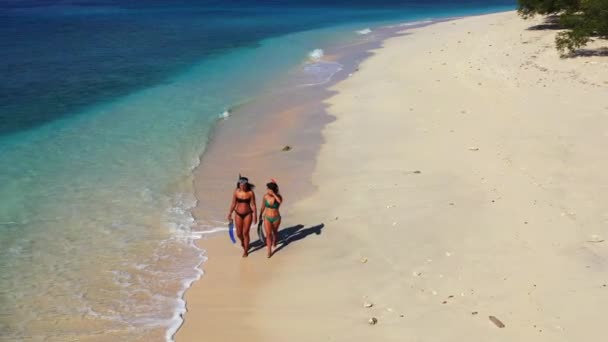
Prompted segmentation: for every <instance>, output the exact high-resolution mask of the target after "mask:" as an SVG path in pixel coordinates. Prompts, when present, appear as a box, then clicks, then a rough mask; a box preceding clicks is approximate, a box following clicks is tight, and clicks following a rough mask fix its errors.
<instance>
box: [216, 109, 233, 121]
mask: <svg viewBox="0 0 608 342" xmlns="http://www.w3.org/2000/svg"><path fill="white" fill-rule="evenodd" d="M231 112H232V110H231V109H230V108H228V109H226V110H225V111H223V112H222V113H221V114H220V115H219V118H220V119H223V120H227V119H228V118H229V117H230V113H231Z"/></svg>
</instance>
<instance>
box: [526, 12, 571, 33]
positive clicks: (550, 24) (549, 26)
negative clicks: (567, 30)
mask: <svg viewBox="0 0 608 342" xmlns="http://www.w3.org/2000/svg"><path fill="white" fill-rule="evenodd" d="M563 28H564V27H563V26H562V25H560V23H559V16H557V15H550V16H548V17H546V18H545V20H544V21H543V23H542V24H538V25H534V26H530V27H528V28H527V30H528V31H545V30H561V29H563Z"/></svg>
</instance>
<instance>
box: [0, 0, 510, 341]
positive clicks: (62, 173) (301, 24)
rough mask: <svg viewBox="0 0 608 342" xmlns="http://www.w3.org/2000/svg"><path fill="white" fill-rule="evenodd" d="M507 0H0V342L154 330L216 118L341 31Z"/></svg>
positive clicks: (184, 240)
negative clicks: (134, 0) (370, 0)
mask: <svg viewBox="0 0 608 342" xmlns="http://www.w3.org/2000/svg"><path fill="white" fill-rule="evenodd" d="M512 7H513V5H512V4H511V2H510V1H461V2H458V1H433V2H430V3H429V2H413V1H409V2H408V1H402V2H398V1H385V2H382V1H381V2H380V3H376V4H374V6H370V5H366V4H365V2H360V3H357V2H354V3H353V2H349V3H346V2H334V3H331V5H328V4H327V3H324V5H322V4H320V3H319V4H314V3H310V2H309V3H306V4H304V3H299V2H293V3H277V2H265V3H257V4H256V6H252V5H243V4H242V3H238V2H231V3H225V2H222V3H220V2H210V1H207V2H201V1H199V2H196V1H180V2H169V1H166V2H162V1H144V2H139V3H138V4H137V5H133V4H130V2H127V1H118V0H115V1H95V2H93V1H84V2H83V1H80V2H70V1H20V2H11V3H8V4H7V3H3V4H2V5H0V32H1V33H0V60H1V61H2V62H3V68H2V69H0V75H2V77H1V78H0V100H1V102H0V159H1V161H0V162H1V165H2V166H1V168H0V296H1V297H0V302H1V303H2V305H0V336H1V337H0V340H6V341H19V340H43V339H45V338H46V340H50V341H65V340H86V339H90V340H143V341H152V340H164V339H170V338H171V335H172V333H173V332H174V329H175V328H176V327H177V326H178V325H179V322H180V319H179V316H178V313H179V310H183V302H181V301H180V299H179V298H180V296H181V294H182V292H183V290H184V288H185V287H187V286H188V284H189V282H190V281H192V280H194V279H196V278H197V277H198V276H200V271H199V270H198V269H196V267H197V265H198V264H199V263H200V262H201V261H202V260H203V254H202V253H203V251H200V250H198V249H197V248H195V247H194V245H193V244H192V241H193V240H194V239H196V238H197V237H199V236H200V234H201V232H204V231H205V230H211V229H213V228H214V227H211V226H202V225H200V224H199V223H196V222H194V220H193V219H192V217H191V216H190V213H189V211H188V209H189V208H190V207H191V206H192V205H193V204H194V201H195V199H194V197H193V195H192V189H191V170H192V168H193V167H194V166H196V164H197V163H198V158H199V155H200V154H201V153H202V152H203V151H204V148H205V144H206V142H207V137H208V136H209V134H210V131H211V130H212V129H213V126H214V124H215V123H216V122H217V120H218V119H219V118H220V117H221V115H222V113H224V112H225V111H226V110H227V109H229V108H231V107H233V106H236V105H240V104H245V103H246V102H247V101H248V100H249V99H251V98H254V97H256V96H257V95H260V94H261V93H264V92H266V91H271V90H272V89H273V88H275V87H278V85H276V84H275V83H274V81H275V80H276V79H278V78H280V77H281V76H282V75H284V74H285V73H287V72H289V71H291V70H293V69H294V68H300V67H301V66H302V65H303V63H305V62H306V61H307V60H308V59H309V54H310V52H311V51H313V50H314V49H323V48H326V47H328V46H331V45H332V44H338V43H343V42H348V41H351V40H356V39H358V35H357V33H356V32H355V31H356V30H360V29H363V28H367V27H372V28H373V27H374V25H376V26H377V25H385V24H388V23H395V22H401V21H413V20H422V19H429V18H439V17H446V16H460V15H467V14H478V13H486V12H492V11H499V10H505V9H511V8H512ZM211 257H213V256H211Z"/></svg>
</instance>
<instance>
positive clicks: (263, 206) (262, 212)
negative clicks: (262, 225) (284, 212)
mask: <svg viewBox="0 0 608 342" xmlns="http://www.w3.org/2000/svg"><path fill="white" fill-rule="evenodd" d="M263 201H264V196H262V210H260V221H262V215H264V210H266V206H265V205H264V202H263Z"/></svg>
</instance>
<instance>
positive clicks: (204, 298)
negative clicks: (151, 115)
mask: <svg viewBox="0 0 608 342" xmlns="http://www.w3.org/2000/svg"><path fill="white" fill-rule="evenodd" d="M539 23H540V20H538V19H537V20H533V21H523V20H521V19H519V18H518V17H517V15H516V14H515V13H513V12H510V13H501V14H493V15H485V16H479V17H469V18H464V19H460V20H457V21H453V22H444V23H439V24H435V25H432V26H429V27H425V28H421V29H416V30H413V31H412V32H411V33H412V34H410V35H405V36H401V37H395V38H391V39H389V40H388V41H386V42H385V47H384V48H382V49H380V50H378V51H377V53H376V54H375V55H374V56H373V57H371V58H369V59H368V60H366V61H365V62H364V63H363V64H362V65H361V67H360V71H358V72H357V73H355V74H354V75H353V77H351V78H349V79H348V80H346V81H343V82H341V83H339V84H338V85H337V86H336V87H335V89H334V90H336V91H338V94H337V95H335V96H334V97H332V98H331V99H330V100H329V101H328V102H329V105H330V107H329V112H330V113H331V114H332V115H334V116H335V117H336V121H334V122H332V123H330V124H329V125H327V126H326V128H325V130H324V131H323V136H324V138H325V140H326V141H325V143H324V144H323V146H322V147H321V151H320V153H319V155H318V156H317V164H316V169H315V171H314V174H313V179H312V180H313V183H314V184H315V185H316V186H317V191H316V192H315V193H314V194H312V195H311V196H309V197H307V198H306V199H305V200H303V201H300V202H298V203H295V204H294V203H289V205H290V206H291V209H290V211H289V216H288V217H285V218H284V223H283V227H285V228H284V229H290V228H289V227H293V226H296V225H299V224H301V225H303V227H302V228H300V229H299V234H296V235H295V236H292V238H291V243H289V244H288V245H287V246H286V247H285V248H284V249H281V250H280V251H278V253H277V254H276V255H275V257H273V258H272V259H271V260H266V259H265V257H264V254H265V253H254V254H253V255H252V256H251V257H250V258H249V259H248V260H245V261H242V260H240V258H239V255H240V253H239V252H238V250H236V249H234V248H233V247H232V246H228V245H227V244H226V243H225V241H224V239H223V240H222V242H223V243H221V244H220V243H216V244H214V243H212V242H213V241H208V244H207V245H205V248H207V249H208V252H209V255H210V261H209V262H208V263H206V264H205V265H204V267H205V270H206V272H207V274H206V276H205V277H204V278H203V280H202V281H199V282H198V283H197V284H195V286H194V287H193V288H192V289H191V290H190V291H189V292H188V293H187V297H186V299H187V303H188V309H189V312H188V314H187V315H186V323H185V325H184V327H183V328H182V329H181V330H180V331H179V333H178V335H177V341H178V342H183V341H238V340H247V341H551V342H555V341H577V340H582V341H599V340H603V339H604V338H605V337H604V332H603V328H604V327H603V324H605V321H606V318H605V315H604V314H605V312H606V309H607V308H608V287H607V286H608V285H607V284H608V272H607V271H608V208H607V206H606V203H608V198H607V197H608V192H607V190H608V172H606V170H607V169H608V158H606V157H607V156H608V152H606V151H605V146H606V144H607V143H608V83H607V82H608V58H607V57H584V58H574V59H560V58H559V56H558V54H557V52H556V51H555V49H554V44H553V38H554V36H555V33H556V32H555V31H538V30H526V29H527V28H528V27H530V26H532V25H535V24H539ZM318 225H323V227H322V228H319V227H317V228H311V227H315V226H318ZM292 230H295V229H293V228H292ZM316 233H320V234H316ZM604 239H606V240H607V241H603V240H604ZM365 303H369V304H373V306H372V307H369V308H366V307H364V306H365V305H364V304H365ZM489 316H494V317H496V318H497V319H498V320H499V321H500V322H502V323H504V325H505V327H504V328H499V327H497V325H496V324H495V323H493V322H492V320H490V319H489ZM371 317H376V318H377V320H378V321H377V324H375V325H373V326H372V325H370V324H368V320H369V319H370V318H371Z"/></svg>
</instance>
